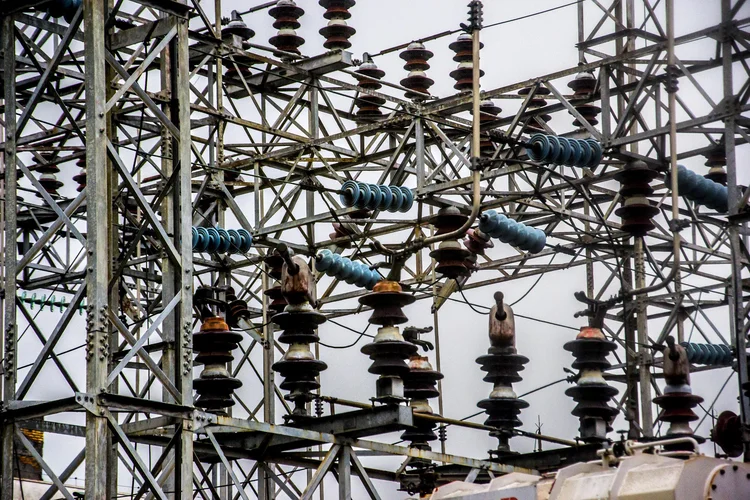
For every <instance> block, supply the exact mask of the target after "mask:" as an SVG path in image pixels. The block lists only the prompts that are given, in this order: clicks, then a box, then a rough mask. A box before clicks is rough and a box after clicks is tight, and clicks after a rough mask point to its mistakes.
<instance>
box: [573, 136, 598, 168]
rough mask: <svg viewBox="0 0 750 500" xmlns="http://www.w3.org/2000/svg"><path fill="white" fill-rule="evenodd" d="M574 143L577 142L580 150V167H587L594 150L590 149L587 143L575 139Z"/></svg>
mask: <svg viewBox="0 0 750 500" xmlns="http://www.w3.org/2000/svg"><path fill="white" fill-rule="evenodd" d="M576 142H578V145H579V146H580V148H581V165H584V166H586V167H588V166H589V164H590V163H591V160H592V159H593V158H594V150H593V149H591V144H590V143H589V141H582V140H579V139H576Z"/></svg>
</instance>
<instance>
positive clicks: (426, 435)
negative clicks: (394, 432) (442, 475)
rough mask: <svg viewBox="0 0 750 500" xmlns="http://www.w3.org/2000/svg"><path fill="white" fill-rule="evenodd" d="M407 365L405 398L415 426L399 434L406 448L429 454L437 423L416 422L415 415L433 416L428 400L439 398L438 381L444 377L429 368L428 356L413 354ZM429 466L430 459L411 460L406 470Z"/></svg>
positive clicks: (419, 420) (418, 420)
mask: <svg viewBox="0 0 750 500" xmlns="http://www.w3.org/2000/svg"><path fill="white" fill-rule="evenodd" d="M408 366H409V372H408V373H406V374H405V375H404V396H406V397H407V398H408V399H409V407H410V408H411V409H412V412H413V414H414V416H415V418H414V427H412V428H410V429H407V430H406V431H405V432H404V433H403V434H401V439H403V440H404V441H409V442H410V444H409V448H416V449H418V450H427V451H429V450H430V444H429V443H430V441H435V440H436V439H437V436H436V435H435V431H434V429H435V427H436V426H437V424H436V423H435V422H434V421H431V420H426V419H419V418H417V416H418V415H420V414H422V415H433V414H434V411H433V410H432V407H431V406H430V404H429V402H428V399H432V398H436V397H438V396H440V392H439V391H438V388H437V382H438V380H441V379H442V378H443V374H442V373H440V372H439V371H437V370H434V369H433V368H432V365H431V364H430V361H429V359H428V358H427V356H420V355H419V354H413V355H412V356H411V357H410V358H409V365H408ZM431 463H432V462H431V461H430V460H425V459H418V458H413V459H412V460H410V461H409V467H410V468H412V469H415V468H416V469H421V468H425V467H428V466H429V465H430V464H431Z"/></svg>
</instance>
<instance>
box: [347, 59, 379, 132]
mask: <svg viewBox="0 0 750 500" xmlns="http://www.w3.org/2000/svg"><path fill="white" fill-rule="evenodd" d="M357 73H359V74H358V75H357V85H359V86H360V87H362V88H363V89H365V90H372V91H376V90H380V89H381V88H382V87H383V84H381V83H380V81H379V80H382V79H383V77H384V76H385V71H383V70H382V69H379V68H378V67H377V66H376V65H375V63H374V62H372V60H369V61H365V62H364V63H362V65H361V66H360V67H359V68H358V69H357ZM354 102H355V104H356V105H357V107H358V108H359V109H358V110H357V121H358V122H361V123H368V122H374V121H377V120H378V119H380V118H382V117H383V112H382V111H380V106H382V105H383V104H385V99H384V98H383V97H376V96H371V95H368V94H360V95H359V96H358V97H357V98H356V99H355V101H354Z"/></svg>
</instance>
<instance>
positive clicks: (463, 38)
mask: <svg viewBox="0 0 750 500" xmlns="http://www.w3.org/2000/svg"><path fill="white" fill-rule="evenodd" d="M471 47H472V40H471V35H469V34H468V33H461V34H460V35H458V38H457V39H456V41H455V42H453V43H451V44H450V45H448V48H449V49H451V50H452V51H453V52H455V53H456V55H455V56H453V60H454V61H456V62H457V63H458V67H457V68H456V69H454V70H453V71H451V73H450V75H451V78H453V79H454V80H456V84H455V85H453V88H454V89H456V90H458V91H459V92H465V91H470V90H471V89H472V86H473V82H474V58H473V57H472V48H471ZM482 47H484V44H483V43H480V45H479V48H480V49H481V48H482ZM479 76H484V71H482V70H479Z"/></svg>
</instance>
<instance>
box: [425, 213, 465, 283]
mask: <svg viewBox="0 0 750 500" xmlns="http://www.w3.org/2000/svg"><path fill="white" fill-rule="evenodd" d="M468 218H469V217H468V216H466V215H464V214H462V213H461V212H460V211H459V210H458V209H457V208H456V207H444V208H441V209H440V210H439V211H438V213H437V214H435V215H434V216H432V217H431V218H430V220H429V222H430V224H432V225H433V226H434V227H435V229H436V230H437V231H436V233H435V235H436V236H440V235H442V234H447V233H450V232H453V231H456V230H457V229H460V228H461V226H462V225H463V224H464V222H466V221H467V220H468ZM470 255H471V252H470V251H468V250H466V249H464V248H462V247H461V244H460V243H459V242H458V241H455V240H446V241H442V242H441V243H440V245H439V246H438V248H436V249H435V250H433V251H432V252H430V257H432V258H433V259H435V261H436V262H437V263H436V265H435V271H437V272H438V273H440V274H442V275H443V276H446V277H448V278H450V279H456V278H458V277H459V276H468V275H469V274H470V270H469V268H468V267H467V265H466V259H467V257H469V256H470Z"/></svg>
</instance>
